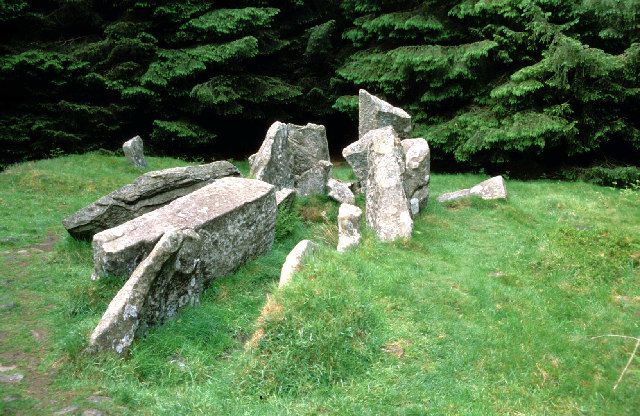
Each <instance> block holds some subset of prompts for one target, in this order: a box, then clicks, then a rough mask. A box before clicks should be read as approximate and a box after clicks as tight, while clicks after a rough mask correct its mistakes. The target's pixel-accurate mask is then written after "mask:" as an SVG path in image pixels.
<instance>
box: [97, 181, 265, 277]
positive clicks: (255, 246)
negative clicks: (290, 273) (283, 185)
mask: <svg viewBox="0 0 640 416" xmlns="http://www.w3.org/2000/svg"><path fill="white" fill-rule="evenodd" d="M275 220H276V198H275V189H274V187H273V186H272V185H269V184H267V183H265V182H262V181H258V180H254V179H245V178H234V177H228V178H221V179H218V180H216V181H214V182H212V183H211V184H209V185H207V186H205V187H203V188H200V189H198V190H197V191H195V192H192V193H191V194H189V195H186V196H183V197H181V198H178V199H176V200H175V201H173V202H171V203H170V204H168V205H165V206H164V207H162V208H158V209H157V210H155V211H151V212H149V213H147V214H144V215H142V216H140V217H137V218H135V219H133V220H131V221H128V222H126V223H124V224H121V225H119V226H117V227H115V228H111V229H109V230H105V231H102V232H100V233H98V234H96V235H95V236H94V238H93V259H94V278H99V277H102V276H105V275H116V276H130V275H131V273H132V272H133V270H134V269H135V268H136V267H137V266H138V264H139V263H140V262H141V261H142V260H143V259H144V258H146V257H147V256H148V255H149V253H150V252H151V250H152V249H153V247H154V246H155V245H156V243H157V242H158V240H160V238H161V237H162V236H163V235H164V234H165V233H166V232H168V231H171V230H176V229H185V228H190V229H193V230H194V231H195V232H197V233H198V235H200V237H201V238H202V251H201V253H200V261H201V262H202V266H203V268H204V270H203V272H204V273H205V274H206V276H207V277H208V278H213V277H215V276H220V275H224V274H228V273H230V272H232V271H234V270H235V269H236V268H237V267H238V266H240V265H241V264H243V263H244V262H246V261H248V260H250V259H253V258H255V257H256V256H258V255H260V254H262V253H264V252H266V251H268V250H269V249H270V248H271V245H272V243H273V238H274V233H275Z"/></svg>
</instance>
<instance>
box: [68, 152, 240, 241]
mask: <svg viewBox="0 0 640 416" xmlns="http://www.w3.org/2000/svg"><path fill="white" fill-rule="evenodd" d="M225 176H240V172H239V171H238V169H237V168H236V167H235V166H233V165H232V164H231V163H229V162H227V161H220V162H213V163H209V164H207V165H200V166H186V167H178V168H171V169H164V170H159V171H154V172H149V173H145V174H144V175H142V176H140V177H138V178H137V179H136V180H135V181H134V182H133V183H132V184H129V185H125V186H123V187H122V188H120V189H118V190H117V191H114V192H112V193H110V194H109V195H106V196H104V197H102V198H100V199H98V200H97V201H96V202H94V203H92V204H91V205H89V206H87V207H85V208H82V209H81V210H80V211H78V212H76V213H75V214H73V215H71V216H69V217H67V218H65V219H64V220H63V221H62V224H63V225H64V227H65V228H66V229H67V231H68V232H69V234H71V235H72V236H73V237H75V238H80V239H87V240H89V239H91V238H92V237H93V236H94V235H95V234H97V233H99V232H100V231H104V230H107V229H109V228H113V227H116V226H118V225H120V224H123V223H125V222H127V221H129V220H132V219H134V218H136V217H139V216H141V215H143V214H146V213H147V212H150V211H153V210H155V209H158V208H160V207H162V206H164V205H166V204H168V203H170V202H171V201H173V200H175V199H177V198H179V197H181V196H184V195H187V194H190V193H191V192H193V191H195V190H197V189H200V188H202V187H203V186H206V185H207V184H210V183H211V182H213V181H214V180H216V179H219V178H222V177H225Z"/></svg>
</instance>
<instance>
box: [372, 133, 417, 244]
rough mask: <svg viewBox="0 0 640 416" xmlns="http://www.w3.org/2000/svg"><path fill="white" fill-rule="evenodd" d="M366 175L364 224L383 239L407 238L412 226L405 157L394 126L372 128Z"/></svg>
mask: <svg viewBox="0 0 640 416" xmlns="http://www.w3.org/2000/svg"><path fill="white" fill-rule="evenodd" d="M367 135H370V136H372V137H371V145H370V146H369V153H368V155H369V156H368V159H369V174H368V176H367V195H366V216H367V224H369V226H370V227H371V228H372V229H373V230H374V231H375V232H376V234H377V236H378V238H380V239H381V240H383V241H391V240H395V239H398V238H408V237H410V236H411V232H412V230H413V220H412V219H411V213H410V211H409V201H408V200H407V197H406V194H405V191H404V184H403V176H404V171H405V158H404V153H403V151H402V145H401V144H400V138H399V137H398V135H397V134H396V131H395V130H394V129H393V127H391V126H388V127H384V128H381V129H377V130H372V131H370V132H369V133H367Z"/></svg>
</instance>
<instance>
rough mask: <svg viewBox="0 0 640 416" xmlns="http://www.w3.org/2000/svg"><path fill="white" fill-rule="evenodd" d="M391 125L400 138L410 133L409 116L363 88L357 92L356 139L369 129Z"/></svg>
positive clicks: (406, 136)
mask: <svg viewBox="0 0 640 416" xmlns="http://www.w3.org/2000/svg"><path fill="white" fill-rule="evenodd" d="M387 126H392V127H393V128H394V129H395V130H396V132H397V133H398V135H400V137H402V138H408V137H409V134H410V133H411V116H410V115H409V114H407V112H406V111H404V110H403V109H401V108H398V107H394V106H392V105H391V104H389V103H388V102H386V101H384V100H381V99H380V98H378V97H376V96H375V95H371V94H369V93H368V92H367V91H365V90H362V89H361V90H360V92H359V103H358V139H362V138H363V137H364V135H365V134H367V133H368V132H370V131H371V130H375V129H379V128H382V127H387Z"/></svg>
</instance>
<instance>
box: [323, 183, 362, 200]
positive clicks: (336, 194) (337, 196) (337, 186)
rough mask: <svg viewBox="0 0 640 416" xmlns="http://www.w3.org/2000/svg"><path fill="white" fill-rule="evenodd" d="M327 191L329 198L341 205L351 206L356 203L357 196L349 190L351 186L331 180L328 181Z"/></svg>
mask: <svg viewBox="0 0 640 416" xmlns="http://www.w3.org/2000/svg"><path fill="white" fill-rule="evenodd" d="M327 189H328V191H329V192H328V195H329V198H331V199H333V200H334V201H337V202H339V203H341V204H351V205H353V204H354V203H355V200H356V198H355V195H353V192H352V191H351V188H349V184H347V183H344V182H342V181H339V180H337V179H333V178H331V179H329V180H328V181H327Z"/></svg>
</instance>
